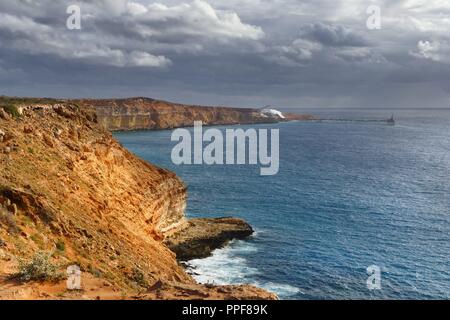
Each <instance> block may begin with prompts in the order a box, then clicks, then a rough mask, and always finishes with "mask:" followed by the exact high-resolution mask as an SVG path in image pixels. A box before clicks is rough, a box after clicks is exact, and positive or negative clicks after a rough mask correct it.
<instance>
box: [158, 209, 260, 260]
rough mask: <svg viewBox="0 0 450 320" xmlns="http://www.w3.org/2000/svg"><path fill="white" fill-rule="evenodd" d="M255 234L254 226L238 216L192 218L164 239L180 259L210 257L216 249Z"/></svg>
mask: <svg viewBox="0 0 450 320" xmlns="http://www.w3.org/2000/svg"><path fill="white" fill-rule="evenodd" d="M252 234H253V229H252V227H251V226H250V225H249V224H248V223H247V222H245V221H244V220H242V219H238V218H231V217H226V218H216V219H207V218H199V219H191V220H188V223H187V226H186V227H185V228H184V229H182V230H179V231H178V232H176V233H174V234H173V235H172V236H170V237H168V238H166V239H165V240H164V244H166V245H167V246H168V247H169V249H170V250H172V251H173V252H175V254H176V255H177V260H178V261H188V260H193V259H202V258H207V257H209V256H210V255H211V254H212V252H213V251H214V250H215V249H219V248H222V247H224V246H225V245H227V244H228V243H229V242H230V241H231V240H234V239H245V238H247V237H249V236H251V235H252Z"/></svg>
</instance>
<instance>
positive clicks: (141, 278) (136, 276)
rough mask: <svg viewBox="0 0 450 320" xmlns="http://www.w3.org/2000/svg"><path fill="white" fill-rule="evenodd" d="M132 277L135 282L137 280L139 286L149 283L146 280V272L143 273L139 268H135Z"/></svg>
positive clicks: (146, 285) (145, 285)
mask: <svg viewBox="0 0 450 320" xmlns="http://www.w3.org/2000/svg"><path fill="white" fill-rule="evenodd" d="M130 279H131V280H132V281H134V282H136V283H137V284H138V285H139V286H141V287H144V288H146V287H148V283H147V281H146V280H145V276H144V273H142V271H141V270H139V269H138V268H134V269H133V272H132V273H131V276H130Z"/></svg>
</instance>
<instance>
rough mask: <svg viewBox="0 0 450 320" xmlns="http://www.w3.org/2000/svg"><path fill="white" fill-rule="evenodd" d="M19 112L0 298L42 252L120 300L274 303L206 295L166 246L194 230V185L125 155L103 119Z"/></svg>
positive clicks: (10, 124)
mask: <svg viewBox="0 0 450 320" xmlns="http://www.w3.org/2000/svg"><path fill="white" fill-rule="evenodd" d="M19 109H20V114H21V115H15V116H11V115H8V114H7V113H6V112H4V110H3V109H1V108H0V111H2V112H1V113H0V138H1V139H0V243H1V245H0V298H1V297H2V295H3V293H4V292H3V291H2V288H4V286H2V282H1V281H2V279H4V277H5V276H4V274H5V273H6V274H7V275H8V274H11V272H14V271H15V270H16V269H15V268H17V265H18V263H17V262H18V260H19V259H29V258H30V257H32V256H33V255H34V254H36V253H37V252H40V251H44V252H49V253H55V252H58V254H56V253H55V254H53V257H52V259H54V260H55V262H56V263H57V265H60V266H65V265H68V264H70V263H76V264H78V265H79V266H80V267H81V268H82V270H83V272H85V273H86V274H92V275H93V276H94V275H95V276H96V277H100V278H101V279H104V280H106V281H109V282H110V283H112V284H114V285H115V286H117V288H118V292H119V293H120V292H121V290H125V291H127V290H135V289H136V290H142V289H143V288H144V289H145V290H147V292H148V297H147V298H149V299H173V298H181V299H188V298H199V297H202V298H207V297H210V298H219V299H220V298H252V297H256V298H274V297H275V296H274V295H272V294H269V293H267V292H265V291H263V290H260V289H256V288H253V287H248V286H243V287H224V288H222V289H221V288H219V287H214V288H210V287H206V286H202V285H199V284H196V283H195V282H194V281H193V279H192V278H191V277H190V276H189V275H187V274H186V273H185V271H184V270H183V269H182V268H181V267H180V266H179V264H178V263H177V261H176V256H175V254H174V253H173V252H172V251H171V250H169V249H168V248H167V246H166V245H164V243H163V242H162V241H163V239H164V238H165V237H166V236H167V235H169V234H171V233H173V232H176V231H177V230H179V229H181V228H183V225H184V224H185V218H184V209H185V205H186V187H185V185H184V184H183V182H182V181H181V180H180V179H179V178H178V177H177V176H176V175H175V174H174V173H172V172H169V171H167V170H164V169H161V168H158V167H156V166H154V165H151V164H149V163H147V162H145V161H143V160H141V159H139V158H137V157H136V156H134V155H133V154H131V153H130V152H128V151H127V150H126V149H124V148H123V147H122V146H121V145H120V144H119V143H118V142H117V141H116V140H114V138H113V137H112V136H111V134H110V133H109V132H108V131H106V130H105V129H103V128H102V127H101V126H99V125H98V121H97V115H96V112H95V110H94V109H92V108H91V107H87V106H78V105H75V104H72V103H68V102H67V103H66V102H64V103H60V102H58V103H55V104H41V105H26V104H25V105H20V106H19ZM119 127H120V126H119ZM126 127H128V125H127V126H126ZM61 243H64V244H65V248H64V250H63V251H61V250H60V251H58V250H57V248H58V247H61ZM63 283H64V282H62V285H63ZM151 288H153V289H151ZM62 290H64V289H62ZM132 292H133V291H132ZM119 293H117V294H118V295H119ZM46 294H47V293H46ZM19 298H20V297H19Z"/></svg>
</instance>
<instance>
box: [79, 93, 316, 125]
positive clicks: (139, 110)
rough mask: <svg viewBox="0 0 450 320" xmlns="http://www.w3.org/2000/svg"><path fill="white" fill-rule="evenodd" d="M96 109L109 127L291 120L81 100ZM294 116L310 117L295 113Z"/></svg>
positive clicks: (145, 101)
mask: <svg viewBox="0 0 450 320" xmlns="http://www.w3.org/2000/svg"><path fill="white" fill-rule="evenodd" d="M76 102H77V103H78V104H81V105H90V106H92V107H94V108H95V110H96V111H97V115H98V121H99V123H100V124H101V125H102V126H103V127H104V128H106V129H108V130H112V131H114V130H141V129H150V130H156V129H172V128H179V127H189V126H192V125H193V123H194V121H202V122H203V124H204V125H229V124H254V123H274V122H279V121H286V120H291V119H285V118H279V117H277V116H275V115H273V116H268V115H267V114H263V113H261V112H260V111H259V110H256V109H244V108H227V107H202V106H190V105H183V104H176V103H170V102H166V101H160V100H153V99H149V98H132V99H111V100H80V101H76ZM295 119H296V120H297V119H309V116H301V115H298V116H297V117H296V118H295Z"/></svg>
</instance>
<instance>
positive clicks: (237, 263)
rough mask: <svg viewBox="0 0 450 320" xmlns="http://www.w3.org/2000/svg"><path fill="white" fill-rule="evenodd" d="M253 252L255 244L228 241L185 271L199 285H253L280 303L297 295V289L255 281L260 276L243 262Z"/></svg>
mask: <svg viewBox="0 0 450 320" xmlns="http://www.w3.org/2000/svg"><path fill="white" fill-rule="evenodd" d="M257 251H258V249H257V248H256V246H255V244H253V243H251V242H247V241H240V240H239V241H232V242H231V243H230V245H229V246H227V247H225V248H221V249H217V250H215V251H214V252H213V254H212V256H211V257H208V258H206V259H195V260H191V261H189V262H188V263H187V271H188V273H190V274H191V275H192V276H193V277H194V278H195V280H197V281H198V282H199V283H208V284H217V285H227V284H253V285H255V286H258V287H261V288H264V289H266V290H268V291H271V292H274V293H276V294H277V295H278V296H279V297H280V298H282V299H287V298H289V297H291V296H293V295H296V294H298V293H301V291H300V289H299V288H297V287H295V286H292V285H288V284H282V283H275V282H261V281H258V280H257V276H258V275H260V274H261V272H260V271H259V270H258V269H257V268H254V267H251V266H249V265H248V262H247V259H246V258H245V257H246V256H248V255H251V254H256V253H257Z"/></svg>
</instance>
